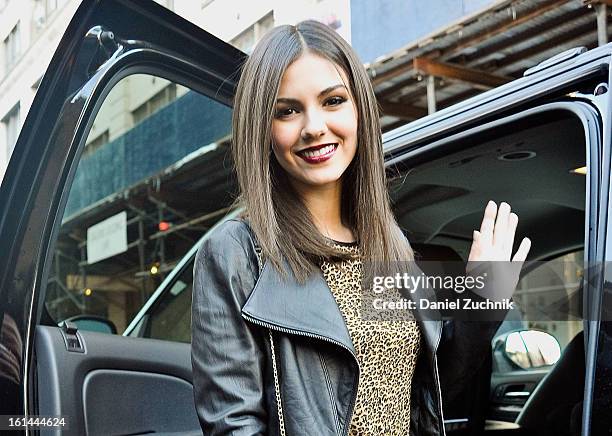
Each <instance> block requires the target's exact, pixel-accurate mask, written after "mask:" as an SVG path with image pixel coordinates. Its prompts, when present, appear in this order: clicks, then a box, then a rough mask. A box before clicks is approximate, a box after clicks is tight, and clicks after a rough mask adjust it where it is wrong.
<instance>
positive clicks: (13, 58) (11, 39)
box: [4, 23, 21, 71]
mask: <svg viewBox="0 0 612 436" xmlns="http://www.w3.org/2000/svg"><path fill="white" fill-rule="evenodd" d="M20 54H21V45H20V42H19V23H17V24H16V25H15V27H13V30H11V33H9V35H8V36H7V37H6V39H5V40H4V59H5V64H4V66H5V69H6V71H8V70H9V69H10V68H11V67H12V66H13V65H15V63H16V62H17V59H18V58H19V55H20Z"/></svg>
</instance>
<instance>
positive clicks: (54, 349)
mask: <svg viewBox="0 0 612 436" xmlns="http://www.w3.org/2000/svg"><path fill="white" fill-rule="evenodd" d="M244 58H245V55H244V54H243V53H242V52H241V51H239V50H237V49H235V48H234V47H232V46H230V45H229V44H227V43H225V42H223V41H221V40H219V39H218V38H216V37H214V36H213V35H211V34H209V33H207V32H205V31H204V30H202V29H200V28H198V27H197V26H195V25H194V24H192V23H190V22H188V21H187V20H185V19H183V18H181V17H179V16H178V15H175V14H173V13H172V12H170V11H169V10H167V9H165V8H163V7H161V6H159V5H157V4H156V3H154V2H153V1H150V2H145V1H136V0H103V1H102V0H84V1H83V2H82V3H81V5H80V7H79V9H78V11H77V12H76V15H75V16H74V17H73V19H72V21H71V22H70V25H69V26H68V28H67V30H66V33H65V35H64V37H63V38H62V40H61V43H60V45H59V47H58V49H57V51H56V53H55V55H54V56H53V59H52V61H51V63H50V65H49V68H48V70H47V71H46V74H45V75H44V78H43V80H42V82H41V84H40V87H39V90H38V92H37V94H36V98H35V100H34V103H33V105H32V108H31V109H30V111H29V113H28V116H27V119H26V120H25V123H24V125H23V129H22V132H21V135H20V137H19V140H18V142H17V144H16V147H15V150H14V152H13V155H12V158H11V160H10V163H9V166H8V169H7V172H6V175H5V177H4V180H3V182H2V186H1V189H0V204H1V205H2V208H1V210H0V247H2V250H1V253H2V261H1V262H0V319H2V332H1V335H0V337H1V341H2V344H1V345H2V347H1V350H0V353H1V359H0V362H1V363H2V365H0V380H1V384H0V408H1V409H2V414H4V415H9V414H10V415H17V414H19V415H22V414H28V415H40V416H63V417H65V420H64V421H63V423H55V424H54V425H53V426H50V427H44V428H43V427H40V428H43V430H44V431H43V433H44V434H60V433H61V434H63V435H79V436H80V435H84V434H89V435H94V434H100V435H108V434H131V435H136V434H144V433H153V432H155V433H158V432H159V433H164V432H167V433H172V432H180V434H190V433H193V434H201V430H200V426H199V423H198V420H197V416H196V413H195V407H194V403H193V391H192V385H191V362H190V346H189V344H186V343H178V342H170V341H159V340H154V339H142V338H126V337H122V336H116V335H110V334H104V333H94V332H90V331H83V330H79V329H78V328H75V325H74V324H70V323H67V324H66V326H65V327H63V328H60V327H57V325H56V322H57V321H59V320H58V319H51V318H52V317H50V316H49V313H48V309H49V307H48V306H46V305H45V301H46V299H47V297H48V292H47V291H48V289H49V287H48V283H49V277H50V274H52V264H53V262H54V255H53V253H54V252H55V247H56V243H57V240H58V235H59V234H60V228H61V227H62V225H65V224H66V223H69V222H70V219H71V218H70V212H71V211H72V212H74V210H76V209H77V207H76V206H75V204H72V203H71V201H72V200H71V199H70V195H69V193H70V191H71V187H74V186H77V184H78V183H81V182H82V180H81V179H83V178H85V179H86V178H87V177H90V178H91V177H93V178H95V180H94V182H96V183H98V184H104V183H106V182H108V181H109V180H115V181H116V180H117V178H116V176H117V174H114V175H109V174H104V173H103V172H102V173H101V172H100V171H102V170H101V169H100V166H99V165H98V166H96V165H95V164H96V162H95V159H94V158H95V153H96V151H95V150H93V148H92V150H91V151H88V152H87V153H84V149H85V144H86V141H87V138H88V136H89V137H90V135H91V134H92V126H94V125H95V119H96V116H98V115H100V114H101V108H102V109H103V104H106V102H109V103H112V104H116V103H117V101H116V100H113V91H114V90H115V89H117V87H118V86H119V84H121V83H122V81H123V83H125V80H126V79H129V80H136V79H135V78H139V80H144V79H143V77H144V78H146V80H147V81H143V82H142V83H141V85H139V86H147V87H151V86H160V89H161V85H160V83H162V84H163V86H164V87H163V90H164V92H165V93H170V92H174V93H175V94H174V95H173V96H174V97H175V98H176V99H178V97H177V95H180V97H181V99H182V100H181V101H182V103H183V106H182V107H183V109H181V108H171V109H168V110H172V111H174V112H172V114H170V115H173V116H175V117H178V118H181V119H185V120H188V122H186V124H185V126H184V128H183V129H182V132H178V133H176V132H174V133H172V132H173V129H170V128H168V126H167V125H164V124H161V125H160V122H159V121H160V119H157V120H154V121H155V122H149V123H148V124H147V123H146V122H145V121H142V122H140V124H138V126H140V127H138V128H139V129H140V130H139V131H138V132H135V133H134V129H135V128H134V129H132V131H130V132H127V133H125V134H123V135H122V136H121V138H119V139H118V140H117V141H112V140H109V139H108V138H107V141H106V142H108V144H111V145H112V147H115V148H112V147H111V146H109V147H103V149H104V150H106V152H108V153H109V156H108V158H109V159H110V158H113V155H118V156H119V159H117V160H115V161H114V162H115V163H116V164H117V165H115V168H109V169H108V171H111V170H112V171H118V173H121V176H122V177H124V178H125V177H126V174H127V178H125V179H122V180H121V181H120V183H119V185H117V184H115V185H114V186H110V185H109V187H108V188H109V189H110V192H111V193H112V192H115V191H116V190H117V188H121V186H126V185H127V186H129V185H130V184H131V183H133V182H134V181H135V179H133V178H132V179H130V177H131V174H132V173H133V171H131V169H133V168H127V167H121V165H123V163H122V162H124V161H128V160H130V159H131V160H132V161H133V165H134V168H140V167H138V166H137V164H138V163H139V159H138V155H137V154H136V155H130V153H134V150H139V149H138V148H129V147H127V146H126V144H125V142H126V141H127V139H126V138H127V137H128V136H129V135H132V136H130V137H137V138H139V142H138V144H140V145H139V146H140V147H141V149H140V151H141V152H142V148H143V147H150V146H151V144H152V142H151V141H152V140H153V139H155V138H157V139H158V140H159V141H162V139H163V140H165V141H167V142H166V143H165V148H163V150H166V152H167V153H169V152H168V151H167V150H169V149H170V150H172V147H171V146H174V145H176V147H179V145H180V144H178V143H177V142H176V141H177V138H181V137H185V136H189V134H190V132H191V134H193V132H194V131H195V132H196V133H197V130H194V129H195V128H196V126H197V125H207V126H209V127H210V126H213V127H215V129H216V130H217V131H216V132H213V133H212V134H211V135H212V136H211V138H209V139H208V140H207V141H206V142H207V143H211V144H213V143H214V141H215V140H216V139H217V138H219V137H221V136H223V135H227V133H228V132H229V124H228V122H229V121H228V120H229V119H230V114H231V110H230V109H229V105H230V103H231V101H232V97H233V94H234V89H235V85H236V80H237V79H238V70H239V66H240V65H241V63H242V62H243V60H244ZM139 83H140V82H139ZM170 85H172V86H170ZM167 88H168V89H169V90H167ZM177 89H178V91H177ZM134 95H135V96H136V97H137V96H138V93H136V94H134ZM164 95H166V94H164ZM198 99H199V100H198ZM186 105H187V106H188V108H189V110H186V109H184V107H185V106H186ZM143 108H144V109H143ZM146 110H148V111H149V112H152V111H153V109H152V108H151V107H150V104H149V106H147V105H144V106H142V105H141V107H138V108H135V109H134V111H132V115H133V117H134V119H135V120H136V118H138V120H140V119H141V118H142V116H141V114H142V112H143V111H146ZM181 111H182V112H181ZM203 112H206V113H204V114H203V115H202V113H203ZM177 114H178V115H177ZM211 114H213V115H215V114H216V115H218V118H219V119H222V123H223V125H222V127H221V128H219V123H220V122H217V123H215V122H213V121H211V119H210V117H209V118H206V117H207V116H209V115H211ZM148 115H150V114H148ZM168 115H169V114H168V113H165V116H166V119H167V118H168ZM199 115H202V116H201V117H200V118H197V119H196V118H189V117H197V116H199ZM100 116H101V115H100ZM151 116H152V115H151ZM202 119H205V122H203V121H202ZM206 120H207V121H206ZM188 127H190V128H188ZM211 129H212V127H210V128H208V130H206V131H204V133H206V132H208V133H210V130H211ZM180 133H184V135H180ZM204 133H202V134H204ZM170 134H173V135H175V136H167V135H170ZM151 135H155V138H152V137H151ZM128 139H129V138H128ZM191 139H192V142H193V137H192V138H191ZM121 141H123V142H121ZM190 146H191V147H192V148H191V149H189V148H188V147H187V146H185V148H184V150H183V152H182V155H177V156H169V157H168V156H166V157H167V160H166V162H161V163H162V164H164V165H166V164H167V163H168V162H169V163H173V162H176V161H178V160H180V158H181V157H182V156H183V155H186V154H188V153H190V152H192V151H194V150H195V151H197V150H198V149H199V148H200V144H196V146H193V145H190ZM209 148H210V149H213V148H214V147H213V146H211V147H209ZM109 150H110V151H109ZM149 150H150V148H149ZM86 154H87V156H86ZM160 154H161V152H160ZM130 156H131V157H130ZM87 159H89V161H88V160H87ZM106 167H113V165H108V164H107V165H106ZM77 168H79V170H78V171H77ZM160 168H162V167H160ZM160 168H148V169H145V170H142V168H141V170H142V171H141V172H140V173H139V174H136V175H135V176H134V177H140V178H142V177H146V176H147V175H148V174H150V173H151V172H153V171H155V170H158V169H160ZM147 171H148V172H147ZM122 184H123V185H122ZM91 200H92V202H93V201H94V200H96V198H93V199H91ZM77 206H78V205H77ZM128 224H129V223H128ZM108 275H112V271H110V272H109V273H108ZM73 303H74V304H78V303H79V302H78V301H76V302H73ZM44 324H48V325H44ZM24 431H25V430H24ZM30 431H31V430H30ZM47 432H48V433H47Z"/></svg>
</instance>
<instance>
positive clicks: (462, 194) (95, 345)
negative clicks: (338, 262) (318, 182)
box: [35, 109, 589, 435]
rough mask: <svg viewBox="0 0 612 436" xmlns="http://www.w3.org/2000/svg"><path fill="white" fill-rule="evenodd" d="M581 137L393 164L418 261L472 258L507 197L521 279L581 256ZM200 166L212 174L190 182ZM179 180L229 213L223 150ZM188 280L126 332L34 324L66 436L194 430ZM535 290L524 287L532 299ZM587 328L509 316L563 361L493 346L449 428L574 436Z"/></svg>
mask: <svg viewBox="0 0 612 436" xmlns="http://www.w3.org/2000/svg"><path fill="white" fill-rule="evenodd" d="M584 129H585V128H584V126H583V124H582V122H581V121H580V119H579V118H578V117H577V116H576V115H575V114H574V113H572V112H571V111H569V110H565V109H564V110H562V109H550V110H542V111H541V112H538V111H532V113H531V114H530V115H528V116H519V115H516V116H514V117H512V118H509V119H507V120H499V122H498V123H497V124H496V125H494V126H493V125H492V126H491V127H490V128H486V129H482V130H480V131H474V133H473V134H470V135H467V136H464V137H460V138H457V139H452V140H447V141H441V142H440V143H439V144H436V146H435V147H430V146H429V145H428V144H424V146H423V147H422V148H421V149H419V150H422V151H417V152H413V153H411V155H410V156H409V158H406V159H405V160H401V159H396V160H395V162H394V163H393V165H390V166H389V172H388V173H389V176H390V195H391V199H392V202H393V205H394V210H395V213H396V216H397V219H398V222H399V224H400V226H401V227H402V229H404V231H405V232H406V234H407V236H408V238H409V240H410V241H411V243H412V244H413V248H414V249H415V253H416V254H417V255H418V260H419V261H429V260H436V261H444V260H454V261H461V260H462V261H465V260H466V259H467V255H468V252H469V249H470V244H471V235H472V231H473V230H474V229H477V228H479V226H480V221H481V219H482V214H483V211H484V207H485V205H486V203H487V201H489V200H494V201H496V202H498V203H499V202H501V201H505V202H508V203H509V204H510V205H511V206H512V209H513V210H514V211H516V213H517V214H518V215H519V220H520V221H519V226H518V230H517V235H516V239H515V240H516V241H520V240H521V239H522V238H523V237H524V236H528V237H529V238H531V240H532V248H531V252H530V255H529V258H528V261H529V262H531V261H537V262H534V263H533V264H530V263H529V262H527V263H526V264H525V270H524V273H523V277H525V276H527V275H529V274H531V273H532V272H535V271H538V270H540V269H541V268H542V264H543V263H544V262H547V261H552V260H559V259H565V258H564V256H567V255H570V254H571V255H572V256H582V252H583V250H584V244H585V213H586V210H587V209H586V207H587V206H588V205H587V204H586V192H587V176H586V175H584V174H581V173H580V172H579V171H578V172H574V171H573V170H575V169H578V168H584V167H585V166H586V165H587V164H588V163H587V153H586V150H587V147H589V144H587V143H586V139H585V131H584ZM203 170H205V174H206V176H203V177H193V174H204V173H203V172H202V171H203ZM188 174H191V177H187V175H188ZM177 180H178V181H176V182H175V185H176V186H174V188H175V189H176V191H177V192H182V193H183V192H184V193H185V196H186V198H189V199H191V200H190V201H196V200H195V199H197V198H198V196H201V193H203V192H205V193H206V195H205V197H206V199H205V201H201V203H202V207H203V208H208V209H209V210H211V211H212V210H215V209H217V210H218V209H220V208H223V207H225V206H228V205H229V204H230V203H231V200H232V199H233V196H232V194H233V193H235V192H236V186H235V183H234V180H233V178H232V177H231V166H230V164H229V154H228V148H227V144H225V145H223V144H222V145H219V146H217V147H215V148H213V149H211V150H210V151H209V152H207V153H205V154H202V157H201V160H199V161H198V162H197V163H196V164H193V165H191V166H190V168H189V172H185V177H182V178H179V179H177ZM213 187H214V189H213ZM117 201H118V202H117V206H116V208H117V209H118V210H119V209H120V208H121V207H122V206H121V203H120V201H121V200H120V199H119V200H117ZM200 233H202V232H200ZM515 249H516V247H515ZM185 251H186V250H185ZM578 258H579V259H582V257H576V259H578ZM574 263H576V262H574ZM578 263H580V262H578ZM100 268H102V266H100ZM192 273H193V263H192V262H190V261H187V262H185V263H182V264H179V267H177V269H176V271H175V272H174V273H173V274H171V275H170V276H169V279H168V280H166V281H165V282H164V283H163V284H162V287H161V288H160V289H158V290H157V291H156V292H155V293H154V294H153V296H152V300H151V303H150V304H148V305H147V306H146V308H145V309H143V310H142V311H141V312H140V313H139V314H138V315H137V319H135V320H134V321H133V322H132V323H131V324H130V325H129V326H128V328H127V330H125V331H123V337H119V336H113V335H109V334H104V333H99V332H92V331H87V330H85V329H81V328H79V329H76V330H75V327H74V326H75V325H74V324H70V325H68V326H64V327H62V328H58V327H56V325H57V323H58V322H59V321H60V320H58V319H54V317H53V316H50V315H49V313H45V314H44V316H43V319H44V320H45V322H43V324H46V325H41V326H38V327H37V333H36V344H35V348H36V352H35V354H36V357H35V359H36V365H35V371H36V372H35V376H36V378H35V379H36V383H35V389H36V390H37V393H38V399H39V403H38V410H37V413H38V414H40V415H45V414H49V415H51V414H54V413H55V412H56V411H59V410H61V411H62V414H67V415H71V416H74V419H73V421H72V423H73V428H74V429H76V430H75V432H74V433H69V434H79V430H81V429H83V430H85V431H86V433H87V434H124V435H127V434H131V435H136V434H146V433H151V432H160V433H164V432H166V433H172V432H181V434H199V424H198V421H197V417H196V415H195V409H194V407H193V393H192V387H191V362H190V346H189V342H190V339H191V338H190V322H191V320H190V304H191V291H192V283H191V282H192ZM170 277H171V279H170ZM563 277H565V276H563ZM564 280H565V279H564ZM536 282H537V280H536ZM574 284H575V283H574V282H573V281H572V282H571V283H570V282H567V283H565V282H563V280H562V283H560V289H562V291H563V292H566V293H568V294H569V293H571V292H575V291H576V287H573V286H574ZM529 286H530V285H529V284H526V283H521V284H520V289H521V291H522V293H523V295H524V296H525V295H526V296H528V295H529V292H530V287H529ZM538 286H539V285H538ZM525 298H526V297H525ZM528 304H529V303H528ZM45 312H46V310H45ZM555 323H556V324H555ZM553 324H554V325H555V329H552V327H551V326H552V325H553ZM580 325H581V321H580V320H578V321H577V320H574V319H572V320H559V319H556V320H545V321H544V320H538V319H526V318H525V316H524V314H523V313H521V312H520V311H518V312H513V313H512V314H509V317H508V320H507V322H506V321H504V322H503V323H502V324H501V325H500V331H499V335H497V336H499V337H501V338H502V339H501V342H500V343H503V342H504V338H505V337H506V336H508V335H509V334H511V333H512V331H514V330H517V331H526V330H530V329H531V330H539V331H547V332H548V333H550V334H551V335H552V336H553V337H555V339H556V341H557V343H559V348H560V353H561V354H560V358H558V359H557V360H556V363H551V364H549V363H550V362H547V364H545V365H538V364H533V362H531V363H532V365H531V366H530V367H528V368H524V367H521V366H520V365H519V364H517V363H516V361H515V360H516V359H515V360H513V359H512V356H511V355H510V354H509V353H508V352H507V347H506V348H505V349H504V347H503V344H502V346H501V349H499V345H497V347H498V348H495V347H496V343H495V341H494V343H492V348H491V355H490V356H487V358H486V359H484V361H483V366H482V367H481V368H478V370H477V371H476V372H475V373H474V377H473V379H472V380H469V381H468V382H466V391H465V393H464V394H463V395H462V396H461V397H460V398H459V399H458V400H457V401H456V402H453V404H445V405H444V408H445V419H446V420H447V421H448V422H447V424H446V428H447V433H448V434H450V435H471V434H483V433H486V434H497V435H501V434H517V435H518V434H522V435H542V434H555V435H564V434H567V435H572V434H579V431H580V401H581V398H582V392H581V386H582V385H581V383H580V381H582V383H583V380H584V351H583V349H581V345H582V344H581V341H582V336H581V334H580V330H581V327H579V326H580ZM569 326H571V328H570V327H569ZM562 330H563V334H560V333H559V332H561V331H562ZM119 333H122V331H121V330H120V329H119ZM504 335H506V336H504ZM570 336H571V337H570ZM506 343H507V341H506ZM84 350H86V351H87V352H86V353H85V352H84ZM495 350H498V351H499V352H498V353H495ZM500 350H501V351H500ZM581 359H582V360H581ZM581 363H582V366H580V364H581ZM566 379H572V380H575V381H576V383H575V385H576V386H574V387H572V389H573V390H574V391H575V395H573V396H571V401H572V404H571V405H568V406H567V407H569V411H570V413H565V412H566V410H565V409H564V411H565V412H563V413H562V411H561V410H559V409H558V405H557V404H556V403H555V404H553V401H552V398H555V395H556V393H557V391H558V389H561V387H563V386H567V385H566V384H564V380H566ZM60 381H61V382H60ZM443 388H444V387H443ZM563 389H567V388H566V387H565V388H563ZM513 392H514V394H513ZM525 392H526V394H525ZM508 394H509V395H508ZM519 394H520V395H519ZM564 394H566V392H565V393H564ZM559 416H560V418H557V419H556V422H557V424H558V426H557V427H556V428H555V432H554V433H548V432H550V431H551V430H550V429H549V427H547V424H546V423H547V422H548V421H547V419H554V418H555V417H559ZM534 417H537V419H534Z"/></svg>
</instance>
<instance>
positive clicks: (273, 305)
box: [242, 261, 356, 354]
mask: <svg viewBox="0 0 612 436" xmlns="http://www.w3.org/2000/svg"><path fill="white" fill-rule="evenodd" d="M285 271H288V272H289V273H288V274H287V279H286V280H283V278H282V277H281V276H280V274H279V273H278V272H277V271H276V269H275V268H273V267H272V265H271V264H270V263H269V262H265V263H264V267H263V269H262V271H261V274H260V276H259V279H258V280H257V283H256V284H255V288H254V289H253V291H252V292H251V295H250V296H249V298H248V299H247V301H246V303H245V304H244V306H243V307H242V313H243V314H244V315H246V316H247V317H251V318H254V319H256V320H258V321H260V322H263V323H266V324H270V325H272V326H273V327H276V328H277V329H281V330H282V329H289V330H294V331H296V333H297V334H300V333H302V334H304V333H305V334H306V335H314V336H320V337H322V338H326V339H328V340H331V341H332V342H338V343H340V344H341V345H343V346H344V347H345V348H348V349H349V350H350V351H351V352H352V353H353V354H356V353H355V347H354V346H353V342H352V340H351V337H350V335H349V332H348V330H347V328H346V324H345V322H344V318H343V317H342V314H341V312H340V309H339V308H338V305H337V304H336V301H335V299H334V296H333V294H332V292H331V290H330V289H329V286H327V282H326V281H325V278H324V277H323V274H322V273H319V274H311V276H310V277H309V278H308V280H307V281H306V282H305V283H304V284H303V285H300V284H299V283H298V282H297V280H296V279H295V278H294V276H293V275H292V274H291V269H290V268H289V265H288V264H287V263H286V261H285Z"/></svg>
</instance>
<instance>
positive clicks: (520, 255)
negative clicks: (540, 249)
mask: <svg viewBox="0 0 612 436" xmlns="http://www.w3.org/2000/svg"><path fill="white" fill-rule="evenodd" d="M530 248H531V240H530V239H529V238H523V240H522V241H521V245H520V246H519V248H518V250H517V251H516V254H515V255H514V257H513V258H512V261H513V262H516V261H518V262H524V261H525V259H527V255H528V254H529V249H530Z"/></svg>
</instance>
